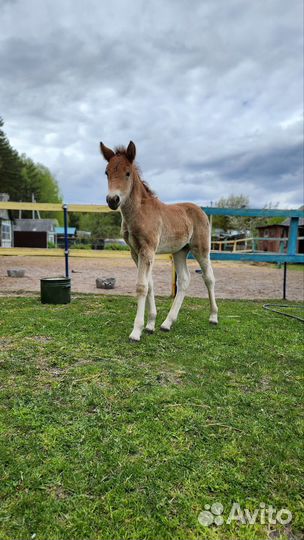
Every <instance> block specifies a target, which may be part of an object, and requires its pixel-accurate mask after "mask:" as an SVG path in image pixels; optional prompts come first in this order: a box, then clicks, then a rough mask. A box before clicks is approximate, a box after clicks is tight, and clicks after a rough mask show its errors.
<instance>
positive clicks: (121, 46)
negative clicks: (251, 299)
mask: <svg viewBox="0 0 304 540" xmlns="http://www.w3.org/2000/svg"><path fill="white" fill-rule="evenodd" d="M0 5H1V11H2V32H1V36H0V70H1V85H0V104H1V110H0V114H1V116H3V118H4V120H5V129H6V131H7V133H8V135H9V137H10V139H11V142H12V143H13V144H14V145H15V146H16V148H17V149H18V150H20V151H24V152H26V153H27V154H28V155H30V156H31V157H33V158H34V159H36V160H38V161H41V162H42V163H44V164H46V165H47V166H49V167H50V169H51V170H52V172H54V173H55V175H56V177H57V178H58V180H59V183H60V186H61V188H62V191H63V193H64V197H65V200H67V201H73V202H82V201H83V202H104V197H105V194H106V183H105V179H104V177H103V176H104V175H103V171H104V164H103V163H102V161H101V157H100V155H99V152H98V142H99V140H101V139H102V140H104V142H105V143H106V144H108V145H109V146H114V145H116V144H120V143H124V144H126V143H127V142H128V141H129V140H130V139H133V140H135V142H136V143H137V148H138V160H139V163H140V165H141V167H142V169H143V171H144V177H145V178H146V179H147V180H148V181H149V182H150V183H151V184H152V186H153V187H154V188H155V189H156V190H157V191H158V193H159V195H160V196H161V197H162V198H163V199H164V200H167V201H173V200H180V199H183V198H186V199H188V200H193V201H196V202H199V203H202V204H206V203H208V202H209V201H210V200H213V201H216V200H218V199H219V198H220V197H221V196H227V195H229V194H230V193H240V192H242V193H245V194H248V195H249V196H250V198H251V202H252V204H253V205H258V206H263V204H265V203H267V202H269V201H273V202H279V203H280V205H282V206H298V205H300V204H301V202H302V200H301V197H302V193H301V192H302V176H301V175H302V174H303V155H302V153H301V144H302V132H301V128H300V126H301V124H300V121H301V117H302V111H303V104H302V92H301V89H302V53H301V51H302V48H301V42H302V30H301V22H300V21H301V2H300V1H299V0H295V1H294V2H293V3H292V4H290V3H286V2H285V1H284V0H267V2H265V1H262V0H255V2H242V1H241V0H228V1H224V0H212V1H211V0H206V1H205V2H200V1H199V0H195V1H193V2H191V9H189V2H187V1H186V0H184V1H183V0H177V1H176V0H175V1H173V0H166V1H165V2H164V1H160V0H156V1H154V2H153V3H148V2H145V1H143V0H134V1H133V2H128V3H126V2H123V0H112V2H111V3H107V5H105V4H104V3H100V2H98V1H97V0H89V1H88V2H86V3H84V2H81V1H80V0H76V1H73V2H72V0H67V1H65V2H64V3H63V2H59V0H53V1H52V2H51V1H50V0H46V1H45V2H39V1H38V0H27V2H21V1H15V2H3V1H2V2H0Z"/></svg>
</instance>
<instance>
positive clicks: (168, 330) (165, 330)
mask: <svg viewBox="0 0 304 540" xmlns="http://www.w3.org/2000/svg"><path fill="white" fill-rule="evenodd" d="M160 329H161V331H162V332H170V330H171V328H167V326H161V327H160Z"/></svg>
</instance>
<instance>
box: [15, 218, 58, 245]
mask: <svg viewBox="0 0 304 540" xmlns="http://www.w3.org/2000/svg"><path fill="white" fill-rule="evenodd" d="M56 225H57V220H54V219H16V220H15V222H14V246H15V247H32V248H47V247H49V245H50V244H53V245H55V243H56V232H55V227H56Z"/></svg>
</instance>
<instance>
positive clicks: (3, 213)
mask: <svg viewBox="0 0 304 540" xmlns="http://www.w3.org/2000/svg"><path fill="white" fill-rule="evenodd" d="M0 219H11V218H10V215H9V211H8V210H0Z"/></svg>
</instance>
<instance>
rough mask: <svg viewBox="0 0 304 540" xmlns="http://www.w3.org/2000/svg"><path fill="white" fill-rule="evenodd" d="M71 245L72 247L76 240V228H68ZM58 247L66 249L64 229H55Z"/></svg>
mask: <svg viewBox="0 0 304 540" xmlns="http://www.w3.org/2000/svg"><path fill="white" fill-rule="evenodd" d="M67 232H68V239H69V244H70V245H72V244H73V243H74V242H75V239H76V227H68V230H67ZM55 233H56V238H57V245H58V247H64V227H55Z"/></svg>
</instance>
